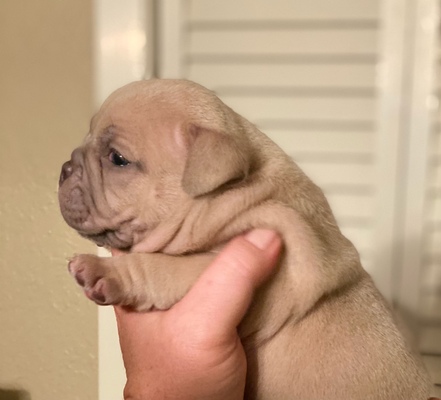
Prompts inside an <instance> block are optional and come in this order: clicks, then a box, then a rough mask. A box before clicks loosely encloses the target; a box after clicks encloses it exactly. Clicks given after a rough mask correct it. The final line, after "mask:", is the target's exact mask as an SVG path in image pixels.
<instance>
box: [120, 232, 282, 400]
mask: <svg viewBox="0 0 441 400" xmlns="http://www.w3.org/2000/svg"><path fill="white" fill-rule="evenodd" d="M280 248H281V239H280V238H279V236H277V235H276V234H275V233H274V232H272V231H268V230H262V229H258V230H254V231H251V232H249V233H248V234H246V235H244V236H240V237H237V238H235V239H233V240H232V241H231V242H230V243H229V244H228V245H227V246H226V247H225V248H224V249H223V250H222V252H221V253H220V254H219V256H218V257H217V258H216V259H215V260H214V261H213V262H212V264H211V265H210V266H209V267H208V268H207V269H206V270H205V271H204V272H203V274H202V275H201V277H200V278H199V279H198V281H197V282H196V283H195V284H194V286H193V287H192V288H191V289H190V291H189V292H188V293H187V295H186V296H185V297H184V298H183V299H182V300H181V301H179V302H178V303H176V304H175V305H174V306H173V307H172V308H171V309H169V310H167V311H152V312H148V313H136V312H130V311H127V310H125V309H123V308H120V307H115V313H116V317H117V322H118V331H119V337H120V344H121V350H122V353H123V360H124V365H125V368H126V374H127V384H126V387H125V389H124V399H126V400H146V399H155V400H158V399H179V400H189V399H198V400H206V399H207V400H208V399H210V400H225V399H228V400H235V399H243V395H244V388H245V377H246V358H245V353H244V350H243V347H242V344H241V342H240V339H239V336H238V334H237V329H236V328H237V326H238V324H239V323H240V321H241V320H242V318H243V316H244V315H245V313H246V311H247V309H248V306H249V304H250V302H251V300H252V297H253V293H254V291H255V290H256V288H257V287H258V286H259V285H261V284H262V283H263V282H264V281H265V280H266V279H268V278H269V276H270V275H271V272H272V271H273V270H274V268H275V265H276V261H277V258H278V255H279V252H280ZM114 254H116V252H114Z"/></svg>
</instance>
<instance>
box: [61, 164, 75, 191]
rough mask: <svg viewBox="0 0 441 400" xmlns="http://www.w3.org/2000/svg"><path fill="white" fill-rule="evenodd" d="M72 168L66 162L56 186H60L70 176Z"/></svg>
mask: <svg viewBox="0 0 441 400" xmlns="http://www.w3.org/2000/svg"><path fill="white" fill-rule="evenodd" d="M72 172H73V167H72V162H71V161H66V162H65V163H64V164H63V166H62V167H61V174H60V180H59V181H58V186H61V185H62V184H63V182H64V181H65V180H66V179H67V178H69V176H71V175H72Z"/></svg>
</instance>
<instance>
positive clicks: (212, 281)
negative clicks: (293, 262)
mask: <svg viewBox="0 0 441 400" xmlns="http://www.w3.org/2000/svg"><path fill="white" fill-rule="evenodd" d="M281 245H282V241H281V239H280V237H279V236H278V235H277V233H275V232H273V231H270V230H266V229H256V230H253V231H250V232H249V233H247V234H246V235H245V236H239V237H237V238H235V239H233V240H232V241H231V242H230V243H229V244H228V245H227V246H226V247H225V248H224V249H223V250H222V251H221V253H220V254H219V256H218V257H217V258H216V259H215V260H214V261H213V262H212V263H211V265H210V266H208V267H207V269H206V270H205V271H204V272H203V273H202V275H201V277H200V278H199V279H198V281H197V282H196V283H195V284H194V285H193V287H192V288H191V289H190V291H189V292H188V293H187V295H186V296H185V297H184V299H183V300H181V301H180V302H179V303H178V304H179V308H180V311H179V312H189V313H191V314H192V315H193V318H197V323H198V324H200V325H199V328H200V329H202V330H204V327H205V325H207V329H209V330H210V331H214V332H217V333H218V334H219V335H221V336H223V335H224V334H228V333H231V330H233V329H234V330H235V329H236V327H237V326H238V325H239V323H240V321H241V320H242V318H243V316H244V315H245V313H246V311H247V309H248V306H249V305H250V302H251V299H252V297H253V294H254V291H255V290H256V289H257V288H258V287H259V286H260V285H261V284H262V283H263V282H264V281H265V280H266V279H268V278H269V276H270V275H271V272H272V271H273V270H274V268H275V266H276V261H277V258H278V255H279V252H280V249H281ZM181 307H183V308H181Z"/></svg>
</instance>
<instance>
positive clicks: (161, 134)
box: [59, 80, 429, 400]
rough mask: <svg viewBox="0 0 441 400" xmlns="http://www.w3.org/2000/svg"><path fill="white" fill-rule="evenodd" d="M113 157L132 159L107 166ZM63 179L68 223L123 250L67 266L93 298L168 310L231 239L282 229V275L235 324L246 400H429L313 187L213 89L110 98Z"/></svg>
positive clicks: (133, 92) (181, 84) (147, 89)
mask: <svg viewBox="0 0 441 400" xmlns="http://www.w3.org/2000/svg"><path fill="white" fill-rule="evenodd" d="M115 153H117V154H118V155H121V156H123V158H124V159H127V161H130V163H129V164H128V165H125V166H122V165H120V166H118V165H115V163H114V161H115ZM117 161H118V163H120V162H121V161H122V160H121V159H119V158H118V157H117ZM60 181H61V182H62V183H61V184H60V191H59V197H60V205H61V210H62V213H63V216H64V217H65V219H66V221H67V222H68V223H69V224H70V225H71V226H72V227H74V228H75V229H77V230H78V231H79V232H80V233H81V234H82V235H84V236H85V237H88V238H90V239H92V240H94V241H95V242H97V243H98V244H99V245H105V246H108V247H117V248H125V249H130V250H131V252H130V253H129V254H126V255H124V256H121V257H117V258H108V259H103V258H97V257H95V256H91V255H80V256H78V257H76V258H74V259H73V261H72V262H71V263H70V270H71V272H72V274H73V275H74V276H75V277H76V279H77V281H79V282H80V283H81V284H82V286H84V288H85V291H86V293H87V294H88V296H89V297H91V298H92V299H93V300H95V301H96V302H97V303H99V304H123V305H130V306H132V307H134V308H136V309H138V310H149V309H151V308H159V309H166V308H169V307H171V306H172V305H173V304H174V303H175V302H176V301H178V300H179V299H180V298H182V296H184V295H185V293H186V292H187V291H188V289H189V288H190V287H191V285H192V284H193V282H194V281H195V280H196V279H197V277H198V276H199V275H200V273H201V271H202V270H203V269H204V268H205V267H206V266H207V265H208V264H209V262H210V261H211V260H212V259H213V257H214V254H215V251H217V250H218V249H219V248H220V247H222V245H223V244H224V243H225V242H226V241H227V240H229V239H230V238H232V237H234V236H235V235H237V234H240V233H243V232H245V231H247V230H249V229H251V228H254V227H263V228H271V229H275V230H277V231H278V232H279V233H280V234H281V235H282V237H283V240H284V243H285V249H284V254H283V256H282V258H281V260H280V266H279V270H278V272H277V273H276V274H275V275H274V276H273V277H272V278H271V280H270V281H269V282H268V283H267V284H265V285H264V286H263V287H262V288H261V289H260V290H258V292H257V293H256V297H255V299H254V301H253V304H252V306H251V308H250V310H249V312H248V313H247V316H246V317H245V319H244V320H243V322H242V323H241V326H240V329H239V332H240V335H241V338H242V341H243V343H244V346H245V349H246V353H247V359H248V377H247V388H246V398H249V399H275V400H283V399H299V400H308V399H311V400H312V399H317V400H319V399H335V400H342V399H348V400H349V399H351V400H357V399H360V400H362V399H363V400H366V399H376V400H392V399H397V400H398V399H400V400H401V399H402V400H409V399H427V398H428V395H429V383H428V378H427V375H426V372H425V370H424V368H423V367H422V365H421V363H420V361H419V359H418V357H417V356H416V355H415V354H414V353H413V351H412V349H411V348H410V346H409V345H408V344H407V343H406V342H405V340H404V338H403V336H402V335H401V334H400V332H399V330H398V328H397V326H396V324H395V322H394V320H393V317H392V313H391V311H390V310H389V308H388V306H387V305H386V303H385V301H384V300H383V298H382V297H381V295H380V294H379V292H378V291H377V289H376V288H375V286H374V284H373V282H372V280H371V278H370V277H369V276H368V274H367V273H366V272H365V271H364V270H363V268H362V267H361V264H360V261H359V256H358V253H357V252H356V250H355V249H354V247H353V245H352V244H351V243H350V242H349V241H348V240H347V239H346V238H345V237H344V236H343V235H342V234H341V232H340V230H339V228H338V227H337V224H336V221H335V219H334V217H333V215H332V212H331V210H330V208H329V205H328V203H327V201H326V199H325V197H324V196H323V193H322V192H321V190H320V189H319V188H318V187H317V186H315V185H314V184H313V183H312V182H311V181H310V180H309V179H308V178H307V177H306V176H305V175H304V174H303V172H302V171H301V170H300V169H299V168H298V167H297V165H296V164H295V163H294V162H292V161H291V159H290V158H289V157H288V156H287V155H286V154H285V153H283V151H282V150H281V149H279V148H278V147H277V146H276V145H275V144H274V143H273V142H272V141H270V140H269V139H268V138H267V137H266V136H265V135H264V134H263V133H261V132H260V131H259V130H258V129H257V128H256V127H254V126H253V125H252V124H250V123H249V122H248V121H247V120H245V119H244V118H242V117H241V116H239V115H238V114H236V113H235V112H233V111H232V110H231V109H230V108H228V107H227V106H226V105H224V104H223V103H222V102H221V101H220V100H219V99H218V98H217V97H216V96H214V95H213V94H212V93H211V92H210V91H208V90H206V89H204V88H202V87H200V86H198V85H196V84H194V83H191V82H187V81H175V80H166V81H159V80H154V81H142V82H136V83H133V84H130V85H128V86H126V87H123V88H122V89H120V90H118V91H117V92H115V93H114V94H113V95H112V96H110V98H109V99H108V100H107V101H106V102H105V103H104V104H103V106H102V108H101V109H100V111H99V113H98V114H97V115H96V116H95V117H94V119H93V120H92V124H91V132H90V133H89V135H88V136H87V138H86V140H85V142H84V144H83V146H82V147H80V148H79V149H77V150H76V151H75V152H74V153H73V156H72V160H71V161H70V162H69V163H68V164H67V166H65V167H64V169H63V172H62V177H61V180H60Z"/></svg>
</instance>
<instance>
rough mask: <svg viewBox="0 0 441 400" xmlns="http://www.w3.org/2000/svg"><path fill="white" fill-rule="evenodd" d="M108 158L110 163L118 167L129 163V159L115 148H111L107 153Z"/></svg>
mask: <svg viewBox="0 0 441 400" xmlns="http://www.w3.org/2000/svg"><path fill="white" fill-rule="evenodd" d="M109 160H110V162H111V163H112V164H114V165H116V166H118V167H125V166H127V165H129V164H130V161H129V160H127V159H126V158H124V157H123V156H122V155H121V154H119V153H118V152H117V151H116V150H111V151H110V153H109Z"/></svg>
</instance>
